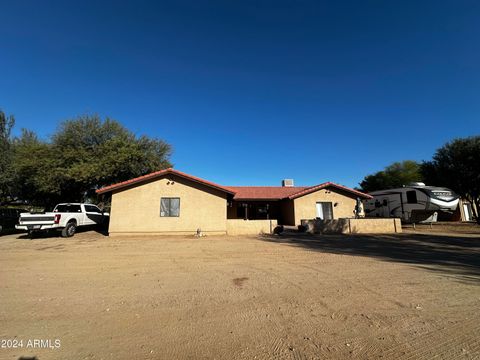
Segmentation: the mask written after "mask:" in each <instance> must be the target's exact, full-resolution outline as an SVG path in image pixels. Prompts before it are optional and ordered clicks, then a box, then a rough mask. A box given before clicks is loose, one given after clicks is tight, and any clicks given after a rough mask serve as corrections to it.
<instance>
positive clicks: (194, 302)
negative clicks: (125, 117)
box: [0, 232, 480, 360]
mask: <svg viewBox="0 0 480 360" xmlns="http://www.w3.org/2000/svg"><path fill="white" fill-rule="evenodd" d="M479 334H480V236H479V234H471V233H469V234H456V235H453V234H450V235H449V234H437V233H435V234H419V233H418V232H409V233H404V234H398V235H392V236H360V235H354V236H341V235H337V236H333V235H332V236H308V235H283V236H280V237H279V236H276V237H274V236H272V237H204V238H200V239H197V238H193V237H191V238H186V237H181V238H173V237H168V238H141V237H138V238H137V237H135V238H134V237H129V238H123V239H118V238H117V239H115V238H109V237H105V236H103V235H100V234H98V233H95V232H84V233H79V234H77V235H75V237H73V238H70V239H63V238H59V237H50V238H47V237H45V238H39V239H34V240H28V239H26V238H23V237H21V236H19V235H18V234H17V235H7V236H3V237H0V339H16V340H17V341H20V340H22V341H23V348H17V349H12V348H0V359H19V358H23V359H31V358H33V357H34V356H35V358H36V359H38V360H47V359H207V358H208V359H214V358H215V359H255V358H256V359H270V358H274V359H345V358H359V359H377V358H381V359H431V358H436V359H480V335H479ZM34 339H41V340H50V341H51V343H47V342H43V343H40V344H43V345H38V343H37V346H36V347H35V348H33V347H32V341H31V340H34ZM29 340H30V345H31V346H30V347H27V344H28V342H29ZM56 340H58V341H59V343H55V341H56ZM49 344H50V345H52V348H39V346H40V347H42V346H47V347H48V345H49ZM59 344H60V346H59V347H56V345H59ZM7 347H8V346H7Z"/></svg>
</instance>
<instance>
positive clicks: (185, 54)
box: [0, 0, 480, 186]
mask: <svg viewBox="0 0 480 360" xmlns="http://www.w3.org/2000/svg"><path fill="white" fill-rule="evenodd" d="M0 16H1V21H0V108H2V109H3V110H4V111H5V112H6V113H8V114H14V115H15V117H16V121H17V125H16V132H18V131H19V130H20V128H22V127H25V128H28V129H31V130H34V131H35V132H37V133H38V134H39V135H40V136H41V137H44V138H47V137H48V136H49V135H50V134H52V133H53V132H54V131H55V129H56V127H57V125H58V123H59V122H60V121H62V120H65V119H69V118H73V117H75V116H77V115H80V114H91V113H97V114H99V115H101V116H109V117H111V118H114V119H116V120H118V121H120V122H121V123H122V124H124V125H125V126H126V127H127V128H129V129H130V130H132V131H134V132H135V133H137V134H139V135H140V134H146V135H149V136H152V137H160V138H163V139H165V140H166V141H167V142H169V143H171V144H172V145H173V147H174V154H173V157H172V161H173V162H174V164H175V167H176V168H177V169H179V170H181V171H185V172H188V173H191V174H193V175H196V176H200V177H204V178H206V179H208V180H211V181H215V182H218V183H221V184H225V185H279V184H280V181H281V179H283V178H294V179H295V182H296V184H297V185H312V184H316V183H320V182H324V181H334V182H337V183H341V184H344V185H347V186H356V185H357V184H358V182H359V181H361V179H362V178H363V177H364V176H365V175H367V174H369V173H373V172H376V171H378V170H381V169H382V168H383V167H384V166H386V165H388V164H390V163H392V162H394V161H400V160H404V159H413V160H422V159H429V158H430V157H431V156H432V154H433V153H434V151H435V149H437V148H438V147H440V146H442V145H443V144H444V143H445V142H446V141H448V140H450V139H452V138H455V137H464V136H470V135H478V134H480V118H479V115H480V101H479V100H480V99H479V96H480V41H479V39H480V3H479V2H478V1H448V2H447V1H418V0H417V1H395V2H393V1H288V2H287V1H285V2H284V1H236V2H234V1H169V2H162V1H150V2H147V1H131V2H105V1H103V2H102V1H78V2H76V1H74V2H67V1H58V2H53V1H42V2H40V1H0Z"/></svg>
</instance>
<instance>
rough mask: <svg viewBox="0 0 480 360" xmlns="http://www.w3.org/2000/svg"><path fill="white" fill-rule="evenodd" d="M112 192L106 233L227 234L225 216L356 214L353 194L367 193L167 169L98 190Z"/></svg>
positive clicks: (290, 219) (279, 219)
mask: <svg viewBox="0 0 480 360" xmlns="http://www.w3.org/2000/svg"><path fill="white" fill-rule="evenodd" d="M97 193H98V194H104V195H106V196H108V195H110V194H111V210H110V225H109V232H110V234H112V235H113V234H139V233H145V234H179V235H185V234H193V233H195V232H196V231H197V229H201V231H202V233H205V234H226V233H227V232H228V231H227V229H228V226H227V223H228V222H229V220H232V223H233V221H234V220H237V223H238V219H244V220H264V221H265V220H266V221H268V220H275V224H281V225H300V223H301V220H302V219H314V218H321V219H338V218H344V217H352V216H354V209H355V205H356V201H357V198H360V199H362V200H363V199H369V198H370V195H367V194H364V193H362V192H359V191H357V190H354V189H350V188H348V187H345V186H342V185H338V184H335V183H332V182H326V183H322V184H319V185H315V186H302V187H299V186H223V185H218V184H215V183H213V182H210V181H207V180H204V179H200V178H198V177H195V176H192V175H189V174H185V173H183V172H180V171H178V170H174V169H166V170H161V171H157V172H154V173H151V174H147V175H144V176H141V177H138V178H135V179H131V180H128V181H124V182H121V183H118V184H114V185H110V186H106V187H104V188H101V189H99V190H97Z"/></svg>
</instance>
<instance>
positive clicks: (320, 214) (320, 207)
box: [317, 202, 333, 220]
mask: <svg viewBox="0 0 480 360" xmlns="http://www.w3.org/2000/svg"><path fill="white" fill-rule="evenodd" d="M317 218H318V219H322V220H331V219H333V210H332V203H331V202H317Z"/></svg>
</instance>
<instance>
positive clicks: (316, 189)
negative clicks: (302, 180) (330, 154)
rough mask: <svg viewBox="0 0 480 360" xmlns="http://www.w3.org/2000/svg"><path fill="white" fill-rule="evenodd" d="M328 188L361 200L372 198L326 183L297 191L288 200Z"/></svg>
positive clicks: (356, 191)
mask: <svg viewBox="0 0 480 360" xmlns="http://www.w3.org/2000/svg"><path fill="white" fill-rule="evenodd" d="M328 187H333V188H337V189H340V190H343V191H346V192H349V193H351V194H354V195H357V196H358V197H361V198H364V199H372V196H370V195H368V194H365V193H363V192H361V191H358V190H355V189H351V188H349V187H346V186H343V185H339V184H335V183H332V182H326V183H323V184H319V185H315V186H311V187H309V188H306V189H304V190H302V191H299V192H297V193H295V194H292V195H290V196H289V197H288V198H289V199H296V198H298V197H300V196H303V195H307V194H311V193H313V192H315V191H318V190H321V189H325V188H328Z"/></svg>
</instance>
